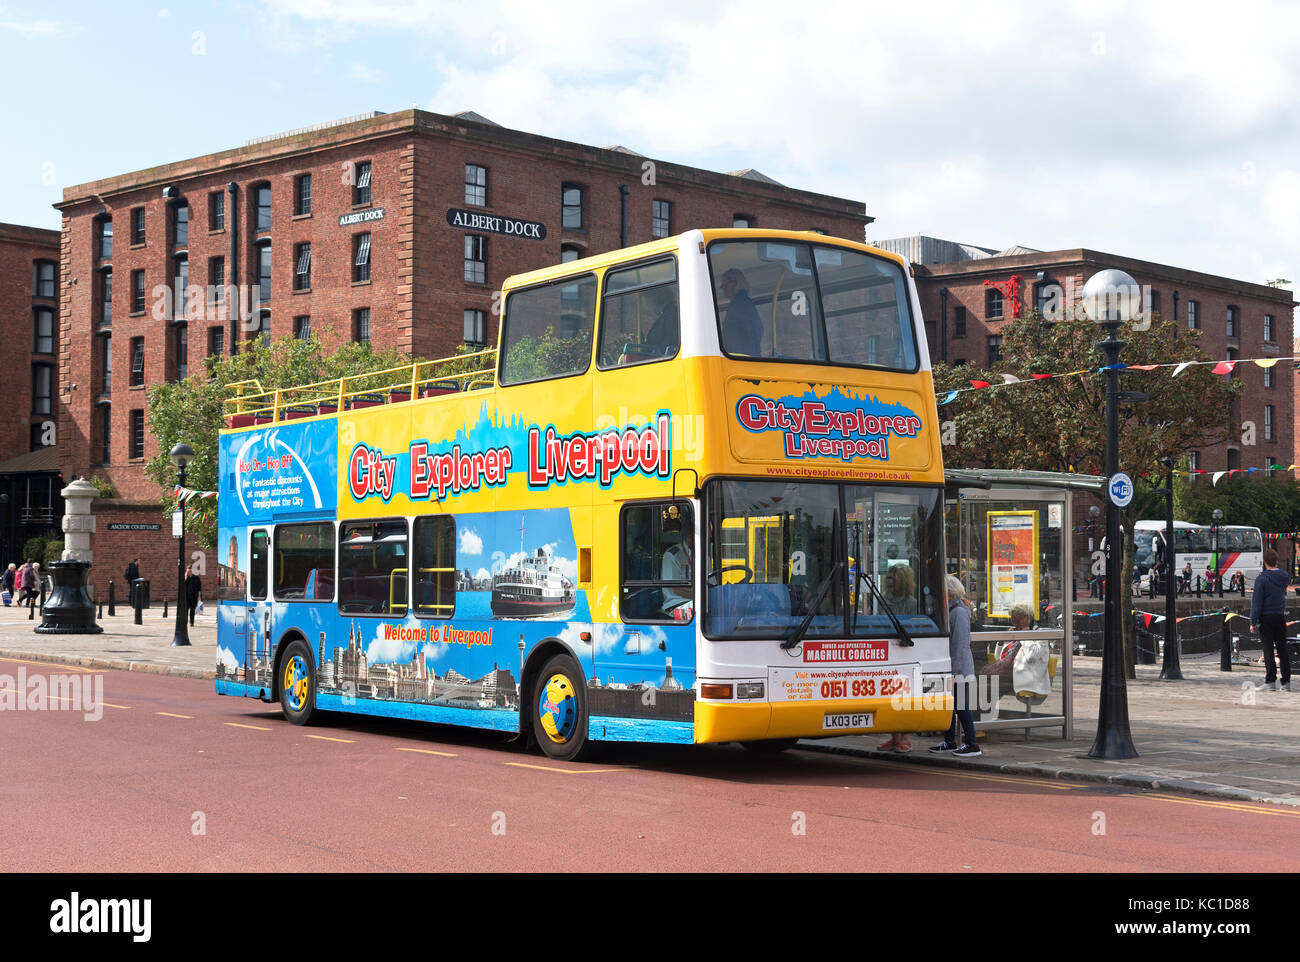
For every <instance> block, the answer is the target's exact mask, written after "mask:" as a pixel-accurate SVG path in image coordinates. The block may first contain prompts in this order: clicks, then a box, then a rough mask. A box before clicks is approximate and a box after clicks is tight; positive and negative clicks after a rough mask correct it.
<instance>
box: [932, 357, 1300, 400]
mask: <svg viewBox="0 0 1300 962" xmlns="http://www.w3.org/2000/svg"><path fill="white" fill-rule="evenodd" d="M1279 361H1294V362H1298V363H1297V364H1296V366H1297V367H1300V355H1295V356H1292V357H1248V358H1227V359H1224V360H1221V361H1219V360H1213V361H1168V362H1164V363H1160V364H1103V365H1102V366H1101V367H1097V368H1083V369H1082V370H1078V371H1064V372H1062V373H1060V374H1030V375H1029V377H1030V378H1031V379H1032V380H1025V379H1024V378H1023V377H1018V376H1016V375H1015V374H998V375H997V376H998V377H1000V378H1002V383H1001V384H998V383H996V382H994V381H985V380H980V379H977V378H971V379H968V382H969V384H970V387H962V388H950V389H948V390H946V391H939V392H937V393H936V395H935V401H936V403H937V405H938V406H939V407H943V406H944V405H945V404H951V403H952V402H953V401H955V400H957V398H958V396H959V395H962V394H969V393H970V392H972V391H982V390H985V389H987V388H998V387H1010V386H1012V385H1013V384H1037V383H1039V382H1041V381H1050V380H1052V379H1054V378H1063V377H1079V376H1081V375H1084V374H1104V373H1105V372H1106V371H1154V370H1157V369H1158V368H1166V367H1167V368H1173V373H1172V374H1171V375H1170V377H1178V375H1180V374H1182V373H1183V372H1184V371H1186V370H1187V369H1188V368H1190V367H1205V366H1207V365H1213V367H1212V368H1211V370H1210V373H1212V374H1219V375H1230V374H1232V373H1233V372H1234V371H1235V370H1236V369H1237V368H1238V367H1239V366H1240V365H1242V364H1254V365H1255V366H1257V367H1261V368H1271V367H1273V366H1274V365H1275V364H1277V363H1278V362H1279Z"/></svg>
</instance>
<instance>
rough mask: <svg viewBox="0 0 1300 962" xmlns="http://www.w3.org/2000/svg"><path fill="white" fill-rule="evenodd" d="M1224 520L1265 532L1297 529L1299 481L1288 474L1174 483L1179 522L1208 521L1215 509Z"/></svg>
mask: <svg viewBox="0 0 1300 962" xmlns="http://www.w3.org/2000/svg"><path fill="white" fill-rule="evenodd" d="M1215 508H1219V509H1220V510H1221V511H1222V512H1223V523H1224V524H1234V525H1246V526H1248V527H1255V528H1259V529H1260V530H1261V531H1264V532H1280V531H1297V530H1300V483H1297V482H1296V480H1295V479H1294V478H1291V477H1286V476H1283V477H1275V478H1271V479H1267V480H1264V479H1260V480H1254V479H1251V478H1249V477H1243V476H1241V475H1237V476H1236V477H1233V478H1224V479H1223V480H1221V481H1220V482H1219V483H1218V484H1216V485H1211V484H1210V483H1209V482H1208V481H1205V480H1201V481H1197V482H1196V483H1195V484H1189V483H1188V482H1187V481H1186V480H1183V481H1182V482H1181V483H1178V482H1175V484H1174V511H1175V517H1177V518H1178V520H1179V521H1191V522H1192V523H1193V524H1209V523H1210V522H1211V521H1213V520H1214V509H1215Z"/></svg>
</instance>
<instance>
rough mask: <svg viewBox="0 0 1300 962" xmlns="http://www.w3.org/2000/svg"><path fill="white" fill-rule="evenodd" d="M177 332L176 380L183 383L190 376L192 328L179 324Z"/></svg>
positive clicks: (176, 328)
mask: <svg viewBox="0 0 1300 962" xmlns="http://www.w3.org/2000/svg"><path fill="white" fill-rule="evenodd" d="M173 330H174V331H175V332H176V334H175V335H174V336H175V340H176V380H178V381H183V380H185V379H186V378H187V377H189V375H190V328H189V325H188V324H177V325H176V327H175V328H173Z"/></svg>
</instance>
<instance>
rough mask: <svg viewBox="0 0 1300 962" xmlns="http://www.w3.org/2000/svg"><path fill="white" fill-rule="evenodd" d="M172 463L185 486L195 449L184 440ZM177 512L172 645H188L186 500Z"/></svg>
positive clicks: (179, 484)
mask: <svg viewBox="0 0 1300 962" xmlns="http://www.w3.org/2000/svg"><path fill="white" fill-rule="evenodd" d="M171 459H172V464H174V465H176V471H177V482H176V483H177V486H179V487H182V488H183V487H185V469H186V468H187V467H189V463H190V462H191V461H193V460H194V449H193V448H191V447H190V446H189V445H188V444H186V443H185V442H184V441H182V442H181V443H180V444H178V445H176V446H175V447H173V448H172V450H171ZM176 512H177V514H179V515H180V529H181V530H180V536H179V537H178V538H177V539H176V544H177V548H176V634H174V635H173V636H172V647H173V648H182V647H188V646H189V643H190V629H189V625H188V624H186V622H185V608H186V604H185V601H186V599H185V502H184V501H182V500H181V499H180V497H179V496H178V497H177V498H176Z"/></svg>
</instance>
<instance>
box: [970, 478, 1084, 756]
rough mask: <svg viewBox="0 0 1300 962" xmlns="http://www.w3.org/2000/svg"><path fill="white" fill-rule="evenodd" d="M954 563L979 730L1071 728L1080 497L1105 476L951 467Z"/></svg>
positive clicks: (1068, 731)
mask: <svg viewBox="0 0 1300 962" xmlns="http://www.w3.org/2000/svg"><path fill="white" fill-rule="evenodd" d="M945 481H946V485H947V489H948V504H947V515H946V517H945V523H946V539H947V551H948V571H949V572H950V573H953V574H956V575H957V576H958V577H959V578H960V579H961V581H962V584H964V585H965V587H966V591H967V596H968V598H969V599H970V602H971V652H972V655H973V656H974V660H975V674H976V684H975V686H974V696H975V704H973V705H972V706H971V708H972V710H973V711H974V712H975V727H976V728H977V729H984V730H995V729H1003V728H1023V729H1024V730H1025V737H1026V738H1028V737H1029V729H1031V728H1040V727H1041V728H1059V729H1060V730H1061V737H1062V738H1067V739H1068V738H1071V737H1073V712H1072V699H1073V685H1072V675H1071V664H1070V659H1071V653H1072V651H1073V637H1072V636H1073V622H1074V592H1073V590H1072V589H1073V574H1074V571H1075V559H1074V558H1073V557H1072V555H1073V553H1074V543H1075V539H1074V538H1073V537H1072V532H1073V530H1074V510H1073V508H1074V505H1073V501H1074V497H1075V495H1076V494H1079V493H1088V494H1092V495H1100V493H1101V492H1102V491H1103V489H1104V485H1105V479H1104V478H1101V477H1097V476H1094V475H1078V474H1063V473H1056V472H1049V471H999V470H983V469H972V470H950V471H947V472H945Z"/></svg>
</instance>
